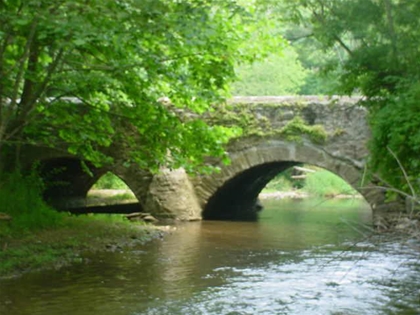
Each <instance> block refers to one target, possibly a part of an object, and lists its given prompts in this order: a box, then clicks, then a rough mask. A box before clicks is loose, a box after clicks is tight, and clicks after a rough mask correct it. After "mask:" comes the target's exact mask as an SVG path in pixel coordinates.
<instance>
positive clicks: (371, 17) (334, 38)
mask: <svg viewBox="0 0 420 315" xmlns="http://www.w3.org/2000/svg"><path fill="white" fill-rule="evenodd" d="M261 2H262V3H264V4H265V5H266V6H267V8H269V9H270V10H271V12H272V14H273V16H277V15H278V16H279V19H280V20H281V21H283V22H285V23H286V25H287V27H286V28H287V29H288V31H287V32H286V34H288V35H286V37H288V36H289V38H292V37H295V38H299V40H297V41H300V42H301V43H305V45H308V44H309V45H311V46H312V50H310V52H309V51H308V50H307V53H306V55H307V56H309V55H310V54H311V52H312V51H318V52H323V53H324V54H325V56H328V58H326V59H325V62H322V63H318V65H319V68H320V70H321V72H325V73H328V74H329V75H331V74H333V75H335V81H336V82H337V83H338V84H336V85H335V88H334V89H333V91H332V92H334V93H337V94H347V95H351V94H357V95H363V96H365V100H364V101H363V102H362V105H363V106H365V107H366V108H367V109H368V110H369V113H370V124H371V128H372V136H373V138H372V141H371V144H370V149H371V156H370V164H369V165H370V168H371V171H372V172H378V173H379V174H380V176H381V180H382V181H383V182H385V183H387V184H388V185H391V186H393V187H398V189H401V190H402V191H403V192H405V193H409V194H413V191H412V190H416V191H419V189H420V187H419V186H418V181H417V179H418V178H419V174H420V162H419V159H418V157H419V155H420V134H419V132H418V131H419V130H420V118H419V115H418V114H417V113H418V112H419V109H420V107H419V104H420V84H419V73H420V64H419V62H418V60H419V59H420V50H419V49H418V47H417V45H416V43H417V42H419V41H420V20H419V19H418V16H419V15H420V2H419V1H418V0H406V1H397V0H384V1H376V0H343V1H336V0H299V1H278V2H276V3H274V2H272V1H264V0H262V1H261ZM274 12H275V13H274ZM276 14H277V15H276ZM307 47H308V46H307ZM301 51H302V50H301ZM320 60H321V59H318V61H320ZM389 149H390V150H391V151H392V152H394V153H395V157H394V156H393V154H391V153H390V151H389ZM398 161H399V162H398ZM399 164H401V165H399ZM401 166H402V167H403V168H405V170H406V172H407V176H404V175H403V172H402V171H401V168H402V167H401ZM408 182H411V183H412V185H413V187H412V188H413V189H411V188H410V187H409V185H408Z"/></svg>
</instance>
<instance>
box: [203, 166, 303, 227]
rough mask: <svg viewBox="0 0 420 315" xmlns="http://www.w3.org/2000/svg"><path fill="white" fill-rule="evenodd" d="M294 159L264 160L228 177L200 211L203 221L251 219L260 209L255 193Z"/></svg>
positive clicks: (256, 216)
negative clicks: (263, 162)
mask: <svg viewBox="0 0 420 315" xmlns="http://www.w3.org/2000/svg"><path fill="white" fill-rule="evenodd" d="M298 164H299V163H297V162H288V161H287V162H274V163H265V164H261V165H258V166H255V167H253V168H250V169H248V170H246V171H243V172H242V173H240V174H238V175H237V176H235V177H233V178H231V179H230V180H228V181H227V182H226V183H225V184H224V185H223V186H222V187H220V188H219V189H218V190H217V191H216V193H215V194H214V195H213V196H212V197H211V198H210V199H209V201H208V203H207V205H206V206H205V208H204V211H203V219H204V220H245V221H253V220H256V219H257V218H258V212H259V211H260V210H262V206H261V204H260V203H259V200H258V195H259V193H260V192H261V190H262V189H263V188H264V187H265V186H266V185H267V183H268V182H269V181H271V180H272V179H273V178H274V177H275V176H276V175H277V174H278V173H280V172H283V171H284V170H286V169H287V168H289V167H292V166H294V165H298Z"/></svg>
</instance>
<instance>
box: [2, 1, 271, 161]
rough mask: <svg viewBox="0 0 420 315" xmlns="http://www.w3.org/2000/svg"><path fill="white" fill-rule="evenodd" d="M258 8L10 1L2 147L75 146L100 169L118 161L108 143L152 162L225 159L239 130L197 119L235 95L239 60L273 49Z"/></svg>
mask: <svg viewBox="0 0 420 315" xmlns="http://www.w3.org/2000/svg"><path fill="white" fill-rule="evenodd" d="M252 9H253V8H252V7H251V6H248V7H246V6H240V5H238V4H237V3H236V1H234V0H225V1H212V0H182V1H171V0H141V1H140V0H124V1H119V0H87V1H86V0H58V1H48V0H13V1H11V0H1V1H0V25H1V26H0V150H4V145H5V144H14V145H15V144H18V143H35V144H38V145H49V146H55V147H60V145H62V144H63V143H65V144H66V145H65V148H66V149H67V150H68V151H70V152H71V153H74V154H77V155H80V156H82V157H84V158H86V159H88V160H90V161H92V162H94V163H96V164H99V163H104V162H107V161H109V157H107V155H106V153H104V152H106V150H105V151H104V150H101V149H102V148H106V147H108V146H109V145H110V144H111V143H115V142H125V143H126V144H127V145H128V146H129V147H130V149H129V151H130V156H128V157H127V161H128V162H136V163H139V164H140V165H141V166H143V167H145V168H151V169H156V168H158V167H159V166H161V165H163V164H167V165H169V166H171V167H178V166H189V167H191V168H194V167H196V166H198V165H200V164H201V163H202V162H203V158H204V156H206V155H215V156H223V155H224V149H223V144H224V143H226V142H227V140H228V139H229V137H230V136H232V135H233V134H235V132H236V131H235V130H231V129H227V128H224V127H220V126H208V125H207V124H206V123H204V122H203V121H202V120H200V119H198V118H194V115H193V114H194V113H198V114H200V113H203V112H205V111H207V110H211V105H212V104H217V103H221V102H222V101H223V100H224V98H225V97H227V96H228V95H229V94H228V83H229V82H230V81H231V80H233V79H234V78H235V71H234V65H235V64H237V63H238V62H241V61H242V62H244V61H249V60H252V59H253V58H255V57H256V56H257V55H261V54H263V52H264V49H265V48H267V47H270V45H265V44H264V43H268V42H271V41H272V40H273V39H272V38H269V36H267V35H265V33H264V30H263V28H262V27H261V24H260V25H258V27H257V26H256V21H255V20H254V18H253V15H252ZM168 100H169V101H168ZM168 103H170V104H168ZM175 109H177V110H175ZM180 110H181V111H184V112H188V113H190V114H191V115H189V116H188V117H190V118H189V119H183V117H181V116H182V115H180V114H179V112H180ZM121 126H122V127H123V128H126V129H125V130H126V132H124V134H121V133H118V132H116V130H117V129H118V128H120V127H121ZM127 126H129V127H127ZM168 152H170V159H168Z"/></svg>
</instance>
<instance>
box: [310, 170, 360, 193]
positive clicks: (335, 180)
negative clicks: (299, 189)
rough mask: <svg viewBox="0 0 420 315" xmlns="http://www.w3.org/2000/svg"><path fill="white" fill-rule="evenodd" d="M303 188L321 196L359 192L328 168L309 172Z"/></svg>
mask: <svg viewBox="0 0 420 315" xmlns="http://www.w3.org/2000/svg"><path fill="white" fill-rule="evenodd" d="M303 190H304V191H306V192H308V193H309V194H311V195H315V196H320V197H331V196H337V195H356V194H358V192H357V191H356V190H355V189H354V188H353V187H351V186H350V185H349V184H348V183H347V182H345V181H344V180H343V179H342V178H340V177H339V176H337V175H335V174H334V173H331V172H329V171H327V170H318V171H316V172H315V173H309V174H307V176H306V180H305V185H304V187H303Z"/></svg>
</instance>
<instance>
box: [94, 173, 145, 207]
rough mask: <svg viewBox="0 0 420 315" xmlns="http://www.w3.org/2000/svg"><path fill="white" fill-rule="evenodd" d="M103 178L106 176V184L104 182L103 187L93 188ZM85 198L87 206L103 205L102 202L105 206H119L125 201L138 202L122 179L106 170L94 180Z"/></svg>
mask: <svg viewBox="0 0 420 315" xmlns="http://www.w3.org/2000/svg"><path fill="white" fill-rule="evenodd" d="M104 176H107V180H108V182H105V184H106V185H105V187H101V188H98V187H94V186H95V185H96V184H97V183H98V182H99V181H100V180H101V179H102V178H103V177H104ZM131 195H132V196H131ZM87 196H88V206H92V205H96V204H103V203H104V202H105V203H106V204H107V205H110V204H121V203H127V200H128V201H130V202H138V199H137V197H136V196H135V194H134V192H133V191H132V190H131V188H130V187H129V186H128V185H127V183H126V182H125V181H124V179H123V178H122V177H121V176H118V175H117V174H116V173H115V172H113V171H112V170H106V171H105V172H104V173H103V174H101V175H100V176H99V177H98V178H96V181H95V182H94V183H92V185H91V187H90V188H89V190H88V192H87ZM117 196H120V197H122V196H124V198H122V199H121V198H116V197H117ZM108 199H110V200H108Z"/></svg>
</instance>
